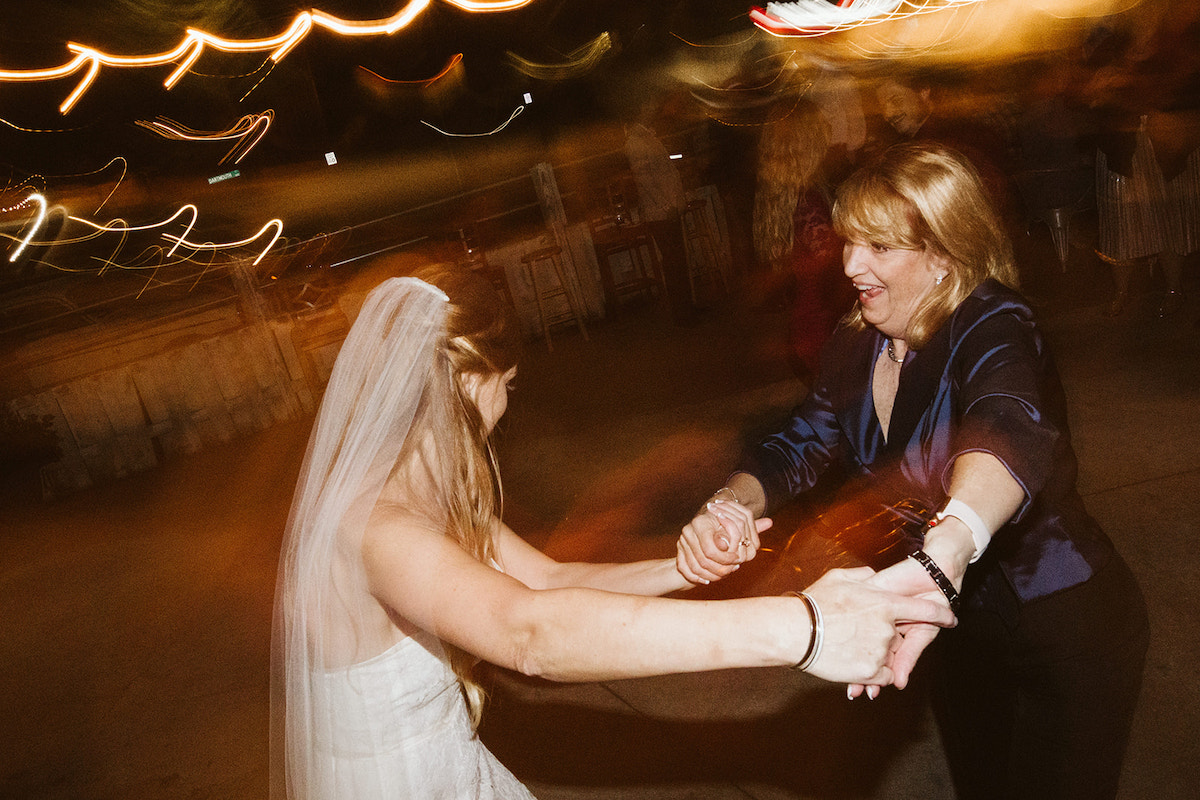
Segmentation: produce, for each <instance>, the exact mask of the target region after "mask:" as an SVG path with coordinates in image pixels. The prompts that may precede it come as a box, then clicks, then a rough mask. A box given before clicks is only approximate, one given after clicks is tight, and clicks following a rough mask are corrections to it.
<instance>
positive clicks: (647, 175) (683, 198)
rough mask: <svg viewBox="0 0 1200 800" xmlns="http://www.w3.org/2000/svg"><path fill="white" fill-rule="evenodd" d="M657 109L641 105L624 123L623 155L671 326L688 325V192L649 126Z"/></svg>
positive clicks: (692, 308)
mask: <svg viewBox="0 0 1200 800" xmlns="http://www.w3.org/2000/svg"><path fill="white" fill-rule="evenodd" d="M660 111H661V106H660V104H659V103H658V102H657V101H647V102H645V103H643V104H642V108H641V113H640V114H639V118H638V119H637V120H635V121H634V122H631V123H628V124H627V125H626V126H625V155H626V157H627V158H628V159H629V168H630V170H631V171H632V172H633V180H634V184H635V185H636V187H637V195H638V212H639V214H640V215H641V216H640V219H641V222H643V223H644V224H645V225H646V227H647V228H648V229H649V230H650V236H651V237H652V238H653V239H654V243H655V245H657V247H658V253H659V256H660V257H661V263H662V274H663V283H664V284H665V288H666V292H667V303H668V305H669V306H670V308H671V319H672V321H673V322H674V323H675V324H676V325H679V326H683V327H690V326H693V325H695V324H697V323H698V322H699V309H698V308H696V305H695V303H694V302H693V299H692V286H691V281H690V280H689V277H688V269H689V267H688V257H687V245H686V243H685V242H684V238H683V223H682V214H683V209H684V208H686V207H687V194H686V193H685V191H684V188H683V178H682V177H681V176H680V174H679V168H678V167H676V166H675V162H674V161H672V160H671V154H670V153H669V152H668V151H667V148H666V146H664V145H663V143H662V140H660V139H659V138H658V135H657V134H656V132H655V130H654V128H653V127H652V125H654V123H655V120H656V119H657V118H658V116H659V113H660Z"/></svg>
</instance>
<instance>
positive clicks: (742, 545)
mask: <svg viewBox="0 0 1200 800" xmlns="http://www.w3.org/2000/svg"><path fill="white" fill-rule="evenodd" d="M770 527H771V520H770V519H767V518H763V519H758V520H756V519H755V518H754V514H753V513H751V511H750V510H749V509H748V508H746V507H745V506H743V505H741V504H740V503H735V502H732V501H729V500H722V499H715V500H710V501H709V502H708V503H706V504H705V507H704V508H703V509H702V510H701V511H700V512H699V513H697V514H696V516H695V517H694V518H693V519H692V521H691V522H689V523H688V524H687V525H684V526H683V532H682V533H681V534H680V536H679V543H678V545H677V547H676V551H677V552H676V557H675V565H676V567H677V568H678V570H679V573H680V574H681V575H683V577H684V578H686V579H687V580H688V581H690V582H691V583H698V584H706V583H711V582H713V581H716V580H720V579H721V578H724V577H725V576H727V575H729V574H730V573H732V572H733V571H734V570H736V569H737V568H738V566H739V565H740V564H743V563H745V562H746V561H749V560H750V559H752V558H754V556H755V554H756V553H757V552H758V546H759V539H758V535H759V534H760V533H762V532H763V531H765V530H767V529H768V528H770Z"/></svg>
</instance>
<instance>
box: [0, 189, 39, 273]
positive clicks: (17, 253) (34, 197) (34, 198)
mask: <svg viewBox="0 0 1200 800" xmlns="http://www.w3.org/2000/svg"><path fill="white" fill-rule="evenodd" d="M30 203H33V204H34V205H36V206H37V207H38V212H37V216H36V217H35V218H34V221H33V224H32V225H30V226H29V233H27V234H25V238H24V239H22V240H21V243H20V244H19V245H17V249H16V250H13V252H12V255H10V256H9V257H8V262H9V263H10V264H11V263H14V262H15V261H16V260H17V259H18V258H20V257H21V253H23V252H25V248H26V247H27V246H28V245H29V242H30V241H32V240H33V235H34V234H35V233H37V232H38V231H39V230H40V229H41V227H42V224H43V223H45V221H46V198H45V197H44V196H43V195H42V194H40V193H38V192H33V193H32V194H30V195H29V196H27V197H26V198H25V199H24V200H22V201H20V202H19V203H17V204H16V205H14V206H10V207H9V208H5V209H0V213H6V212H9V211H16V210H17V209H21V208H24V207H26V206H27V205H29V204H30Z"/></svg>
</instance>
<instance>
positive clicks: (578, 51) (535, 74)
mask: <svg viewBox="0 0 1200 800" xmlns="http://www.w3.org/2000/svg"><path fill="white" fill-rule="evenodd" d="M612 46H613V45H612V37H611V36H610V35H609V34H608V31H605V32H603V33H601V34H599V35H597V36H595V37H594V38H593V39H592V40H591V41H590V42H586V43H585V44H583V45H581V46H579V47H577V48H575V49H574V50H572V51H571V52H570V53H567V57H566V58H565V59H564V60H563V61H562V63H559V64H546V63H539V62H535V61H530V60H529V59H527V58H524V57H522V56H519V55H517V54H516V53H514V52H512V51H511V50H510V51H508V52H506V53H505V56H506V57H507V59H508V62H509V63H510V64H511V65H512V66H513V68H514V69H515V70H516V71H517V72H520V73H522V74H524V75H528V76H529V77H531V78H534V79H536V80H543V81H555V80H567V79H569V78H574V77H577V76H579V75H582V74H584V73H585V72H587V71H588V70H590V69H591V68H592V67H594V66H596V65H597V64H599V63H600V59H602V58H604V56H605V54H606V53H608V51H609V50H611V49H612Z"/></svg>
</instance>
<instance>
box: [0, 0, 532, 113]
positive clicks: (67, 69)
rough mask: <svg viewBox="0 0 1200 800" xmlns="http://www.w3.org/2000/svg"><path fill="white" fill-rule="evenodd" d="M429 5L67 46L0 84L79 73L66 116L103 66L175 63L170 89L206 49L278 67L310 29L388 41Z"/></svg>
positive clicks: (474, 4) (464, 2)
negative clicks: (66, 57)
mask: <svg viewBox="0 0 1200 800" xmlns="http://www.w3.org/2000/svg"><path fill="white" fill-rule="evenodd" d="M442 1H443V2H445V3H447V4H449V5H452V6H454V7H455V8H459V9H461V10H463V11H467V12H471V13H491V12H502V11H512V10H515V9H518V8H522V7H523V6H526V5H529V4H530V3H531V2H533V0H442ZM432 2H433V0H411V2H409V3H408V4H407V5H405V6H404V7H403V8H402V9H400V10H399V11H397V12H396V13H395V14H393V15H392V16H391V17H388V18H386V19H380V20H345V19H341V18H340V17H335V16H333V15H332V14H328V13H326V12H324V11H320V10H319V9H312V10H311V11H301V12H300V13H299V14H297V15H296V18H295V19H294V20H292V22H291V24H290V25H288V27H287V28H286V29H285V30H284V31H283V32H282V33H280V34H279V35H278V36H272V37H268V38H261V39H226V38H224V37H221V36H217V35H215V34H212V33H209V32H207V31H202V30H198V29H196V28H188V30H187V32H186V33H185V34H184V38H183V40H182V41H181V42H180V43H179V44H178V45H176V46H175V47H174V48H172V49H171V50H168V51H166V52H163V53H155V54H152V55H144V56H128V55H114V54H112V53H105V52H103V51H101V50H97V49H96V48H94V47H89V46H87V45H82V44H78V43H76V42H68V43H67V49H68V50H69V51H71V52H72V53H74V54H75V56H74V58H72V59H71V60H70V61H68V62H67V63H65V64H63V65H61V66H58V67H51V68H48V69H33V70H0V81H14V82H19V81H49V80H58V79H60V78H66V77H70V76H72V75H74V74H76V73H78V72H80V71H83V76H82V77H81V78H80V79H79V83H78V84H77V85H76V86H75V88H74V89H73V90H72V91H71V93H70V94H68V95H67V97H66V99H65V100H63V102H62V103H61V104H60V105H59V107H58V110H59V112H60V113H62V114H66V113H68V112H70V110H71V109H72V108H74V107H75V105H76V104H77V103H78V102H79V100H80V98H81V97H83V95H84V94H85V93H86V92H87V90H88V89H89V88H90V87H91V86H92V84H93V83H94V82H95V80H96V75H97V74H99V72H100V67H101V66H108V67H118V68H137V67H153V66H162V65H165V64H171V63H174V62H179V63H178V65H177V66H176V67H175V69H174V70H173V71H172V72H171V74H170V75H168V76H167V78H166V80H165V81H164V82H163V85H164V86H165V87H166V88H167V89H171V88H172V87H173V86H174V85H175V84H176V83H178V82H179V80H180V79H182V78H183V76H184V75H185V74H187V72H188V70H190V69H191V67H192V65H193V64H195V63H196V61H197V60H198V59H199V58H200V56H201V55H202V54H203V53H204V50H205V48H206V47H211V48H213V49H215V50H220V51H222V52H227V53H255V52H266V53H269V58H270V59H271V60H272V61H274V62H276V63H278V62H279V61H280V60H282V59H283V58H284V57H285V56H286V55H287V54H288V53H290V52H291V51H292V50H293V49H294V48H295V47H296V45H298V44H299V43H300V42H301V41H303V40H304V38H305V37H307V36H308V34H309V33H310V32H311V31H312V29H313V26H318V25H319V26H320V27H322V28H325V29H326V30H329V31H333V32H334V33H339V34H341V35H343V36H390V35H392V34H394V33H396V32H397V31H399V30H402V29H404V28H406V27H408V25H410V24H411V23H412V21H413V20H415V19H416V18H417V17H419V16H420V15H421V14H422V13H424V12H425V10H426V9H428V8H429V6H430V5H431V4H432Z"/></svg>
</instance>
